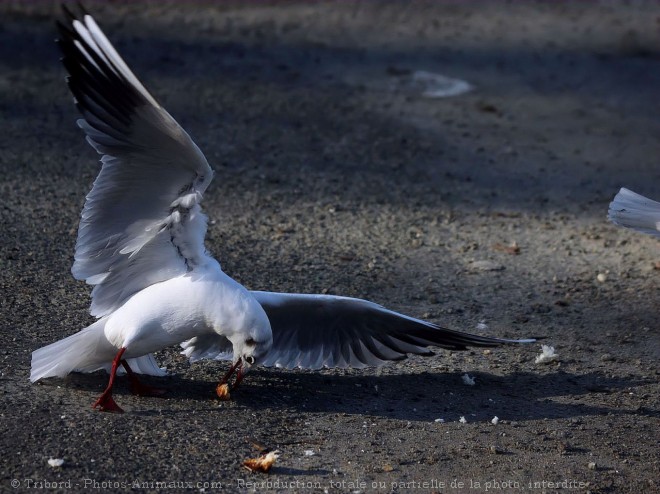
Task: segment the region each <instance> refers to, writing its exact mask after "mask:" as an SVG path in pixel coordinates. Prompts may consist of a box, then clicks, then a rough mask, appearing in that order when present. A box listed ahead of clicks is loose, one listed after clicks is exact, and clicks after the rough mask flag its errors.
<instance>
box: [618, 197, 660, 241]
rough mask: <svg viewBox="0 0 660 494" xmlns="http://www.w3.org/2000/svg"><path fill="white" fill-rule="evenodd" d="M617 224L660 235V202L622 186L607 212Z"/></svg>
mask: <svg viewBox="0 0 660 494" xmlns="http://www.w3.org/2000/svg"><path fill="white" fill-rule="evenodd" d="M607 217H608V218H609V220H610V221H611V222H612V223H614V224H615V225H619V226H623V227H624V228H630V229H632V230H637V231H638V232H642V233H646V234H648V235H654V236H656V237H660V202H656V201H653V200H651V199H648V198H646V197H644V196H642V195H640V194H637V193H636V192H633V191H632V190H628V189H626V188H621V190H620V191H619V193H618V194H617V195H616V196H614V199H613V200H612V202H611V203H610V208H609V211H608V213H607Z"/></svg>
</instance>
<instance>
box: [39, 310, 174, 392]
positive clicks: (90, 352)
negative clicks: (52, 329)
mask: <svg viewBox="0 0 660 494" xmlns="http://www.w3.org/2000/svg"><path fill="white" fill-rule="evenodd" d="M106 321H107V318H105V317H104V318H102V319H99V320H98V321H96V322H95V323H93V324H91V325H89V326H87V327H86V328H85V329H83V330H82V331H79V332H78V333H76V334H74V335H71V336H69V337H68V338H64V339H63V340H60V341H56V342H55V343H52V344H50V345H48V346H45V347H43V348H39V350H35V351H34V352H32V371H31V373H30V381H31V382H35V381H38V380H39V379H43V378H46V377H64V376H66V375H67V374H69V373H70V372H73V371H76V372H94V371H97V370H100V369H105V370H106V371H108V372H109V371H110V367H111V365H112V359H113V358H114V356H115V354H116V353H117V351H118V350H119V349H118V348H116V347H115V346H113V345H112V344H111V343H110V342H109V341H108V340H107V338H106V337H105V333H104V329H105V323H106ZM126 361H127V362H128V365H130V367H131V369H133V371H134V372H137V373H138V374H147V375H150V376H165V375H167V371H166V370H165V369H162V368H161V367H159V366H158V363H157V362H156V359H154V356H153V355H152V354H148V355H142V356H141V357H136V358H129V359H126ZM117 373H118V374H123V373H124V370H123V369H122V368H120V370H119V372H117Z"/></svg>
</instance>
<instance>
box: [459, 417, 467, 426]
mask: <svg viewBox="0 0 660 494" xmlns="http://www.w3.org/2000/svg"><path fill="white" fill-rule="evenodd" d="M458 421H459V422H460V423H461V424H467V420H465V417H463V416H462V415H461V418H460V419H458Z"/></svg>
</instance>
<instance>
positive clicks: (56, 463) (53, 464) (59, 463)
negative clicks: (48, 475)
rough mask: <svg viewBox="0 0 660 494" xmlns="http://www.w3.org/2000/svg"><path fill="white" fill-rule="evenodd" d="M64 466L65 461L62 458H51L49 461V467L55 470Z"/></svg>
mask: <svg viewBox="0 0 660 494" xmlns="http://www.w3.org/2000/svg"><path fill="white" fill-rule="evenodd" d="M62 465H64V460H63V459H62V458H49V459H48V466H51V467H53V468H57V467H61V466H62Z"/></svg>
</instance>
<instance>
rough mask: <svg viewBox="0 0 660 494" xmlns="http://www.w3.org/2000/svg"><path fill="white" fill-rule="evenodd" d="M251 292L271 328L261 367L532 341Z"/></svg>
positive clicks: (323, 298)
mask: <svg viewBox="0 0 660 494" xmlns="http://www.w3.org/2000/svg"><path fill="white" fill-rule="evenodd" d="M252 294H253V295H254V296H255V298H256V299H257V300H258V301H259V303H260V304H261V305H262V307H263V308H264V310H265V311H266V314H268V318H269V319H270V324H271V328H272V330H273V347H272V349H271V351H270V352H269V353H268V355H267V356H266V359H265V360H264V361H263V362H262V365H265V366H276V367H284V368H287V369H291V368H294V367H300V368H303V369H320V368H322V367H358V368H359V367H366V366H373V365H382V364H383V363H385V362H386V361H388V360H401V359H404V358H405V357H406V355H407V354H417V355H432V354H433V353H432V352H431V351H430V350H429V349H428V347H429V346H435V347H440V348H446V349H449V350H465V349H466V348H467V347H470V346H476V347H494V346H499V345H502V344H504V343H531V342H533V341H535V340H533V339H528V340H507V339H501V338H490V337H486V336H477V335H473V334H468V333H461V332H459V331H452V330H450V329H444V328H441V327H439V326H436V325H435V324H431V323H429V322H425V321H422V320H420V319H415V318H412V317H408V316H404V315H402V314H398V313H396V312H393V311H390V310H387V309H385V308H384V307H381V306H380V305H378V304H375V303H373V302H368V301H366V300H361V299H355V298H348V297H337V296H329V295H299V294H287V293H271V292H252Z"/></svg>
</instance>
